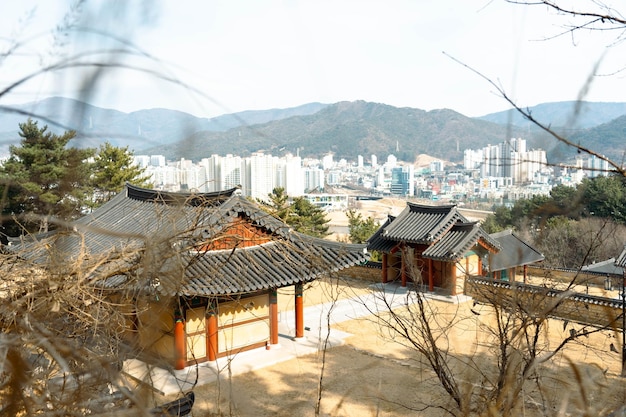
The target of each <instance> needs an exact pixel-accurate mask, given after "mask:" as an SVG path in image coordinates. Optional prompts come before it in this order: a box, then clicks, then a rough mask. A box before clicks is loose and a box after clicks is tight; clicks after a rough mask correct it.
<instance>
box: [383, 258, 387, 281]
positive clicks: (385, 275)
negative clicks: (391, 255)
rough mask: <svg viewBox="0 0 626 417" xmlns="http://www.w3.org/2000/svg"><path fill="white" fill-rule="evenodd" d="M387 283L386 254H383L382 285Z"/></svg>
mask: <svg viewBox="0 0 626 417" xmlns="http://www.w3.org/2000/svg"><path fill="white" fill-rule="evenodd" d="M386 283H387V254H386V253H383V284H386Z"/></svg>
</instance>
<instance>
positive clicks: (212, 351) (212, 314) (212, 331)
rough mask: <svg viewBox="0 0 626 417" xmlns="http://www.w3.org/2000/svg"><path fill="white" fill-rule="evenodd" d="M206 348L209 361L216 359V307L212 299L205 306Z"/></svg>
mask: <svg viewBox="0 0 626 417" xmlns="http://www.w3.org/2000/svg"><path fill="white" fill-rule="evenodd" d="M206 321H207V350H208V357H209V360H210V361H215V360H217V330H218V328H217V308H216V306H215V302H214V301H210V304H209V306H208V308H207V318H206Z"/></svg>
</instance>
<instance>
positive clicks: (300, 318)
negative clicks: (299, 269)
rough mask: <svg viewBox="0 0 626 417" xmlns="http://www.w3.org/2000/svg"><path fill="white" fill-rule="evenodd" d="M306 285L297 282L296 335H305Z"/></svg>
mask: <svg viewBox="0 0 626 417" xmlns="http://www.w3.org/2000/svg"><path fill="white" fill-rule="evenodd" d="M303 292H304V286H303V285H302V283H298V284H296V337H304V300H303V299H302V294H303Z"/></svg>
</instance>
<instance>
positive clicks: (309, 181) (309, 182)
mask: <svg viewBox="0 0 626 417" xmlns="http://www.w3.org/2000/svg"><path fill="white" fill-rule="evenodd" d="M322 190H324V170H322V169H320V168H305V169H304V192H306V193H310V192H313V191H322Z"/></svg>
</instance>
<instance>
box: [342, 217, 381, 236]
mask: <svg viewBox="0 0 626 417" xmlns="http://www.w3.org/2000/svg"><path fill="white" fill-rule="evenodd" d="M346 215H347V216H348V230H349V232H350V242H352V243H365V242H366V241H367V239H369V238H370V237H371V236H372V235H373V234H374V233H376V231H377V230H378V228H379V227H380V225H379V224H378V222H377V221H376V220H374V218H372V217H371V216H368V217H367V218H364V217H363V216H362V215H361V213H357V212H356V211H354V210H348V212H347V213H346Z"/></svg>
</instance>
